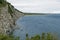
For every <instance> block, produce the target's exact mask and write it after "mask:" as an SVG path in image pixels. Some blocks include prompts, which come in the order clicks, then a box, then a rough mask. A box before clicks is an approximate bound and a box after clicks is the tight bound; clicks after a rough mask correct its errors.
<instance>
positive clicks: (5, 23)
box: [0, 3, 24, 34]
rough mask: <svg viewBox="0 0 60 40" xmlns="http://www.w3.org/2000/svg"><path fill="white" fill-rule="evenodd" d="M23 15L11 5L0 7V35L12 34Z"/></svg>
mask: <svg viewBox="0 0 60 40" xmlns="http://www.w3.org/2000/svg"><path fill="white" fill-rule="evenodd" d="M23 15H24V14H23V13H22V12H20V11H18V10H17V9H15V8H14V7H13V6H12V5H11V4H9V3H7V4H6V6H3V7H0V33H3V34H10V33H11V32H12V31H13V30H14V28H15V26H16V23H15V22H16V20H17V19H18V18H19V17H21V16H23Z"/></svg>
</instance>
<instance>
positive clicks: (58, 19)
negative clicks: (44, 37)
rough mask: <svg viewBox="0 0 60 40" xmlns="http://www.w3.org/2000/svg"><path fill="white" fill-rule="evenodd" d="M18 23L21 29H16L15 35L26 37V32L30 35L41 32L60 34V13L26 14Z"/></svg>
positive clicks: (22, 38)
mask: <svg viewBox="0 0 60 40" xmlns="http://www.w3.org/2000/svg"><path fill="white" fill-rule="evenodd" d="M17 24H18V25H19V29H18V30H15V31H14V35H16V36H20V38H21V40H24V39H25V35H26V33H28V34H29V36H33V35H35V34H41V33H42V32H52V33H56V34H60V14H55V15H30V16H29V15H26V16H24V17H21V18H20V19H19V20H18V21H17Z"/></svg>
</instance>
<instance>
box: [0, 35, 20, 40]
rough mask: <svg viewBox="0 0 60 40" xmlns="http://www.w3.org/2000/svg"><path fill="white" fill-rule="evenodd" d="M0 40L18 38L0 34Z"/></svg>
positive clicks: (14, 39)
mask: <svg viewBox="0 0 60 40" xmlns="http://www.w3.org/2000/svg"><path fill="white" fill-rule="evenodd" d="M0 40H19V37H14V36H12V35H5V34H0Z"/></svg>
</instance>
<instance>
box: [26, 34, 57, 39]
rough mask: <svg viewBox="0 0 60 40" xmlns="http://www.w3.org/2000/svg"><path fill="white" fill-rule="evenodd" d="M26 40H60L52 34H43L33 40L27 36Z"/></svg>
mask: <svg viewBox="0 0 60 40" xmlns="http://www.w3.org/2000/svg"><path fill="white" fill-rule="evenodd" d="M26 40H58V39H57V36H55V35H53V34H51V33H47V34H45V33H42V35H41V36H40V35H35V36H33V37H31V38H29V36H28V34H26Z"/></svg>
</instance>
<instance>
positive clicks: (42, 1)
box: [7, 0, 60, 13]
mask: <svg viewBox="0 0 60 40" xmlns="http://www.w3.org/2000/svg"><path fill="white" fill-rule="evenodd" d="M7 1H8V2H10V3H11V4H12V5H13V6H14V7H15V8H16V9H18V10H20V11H22V12H31V13H60V0H7Z"/></svg>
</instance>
